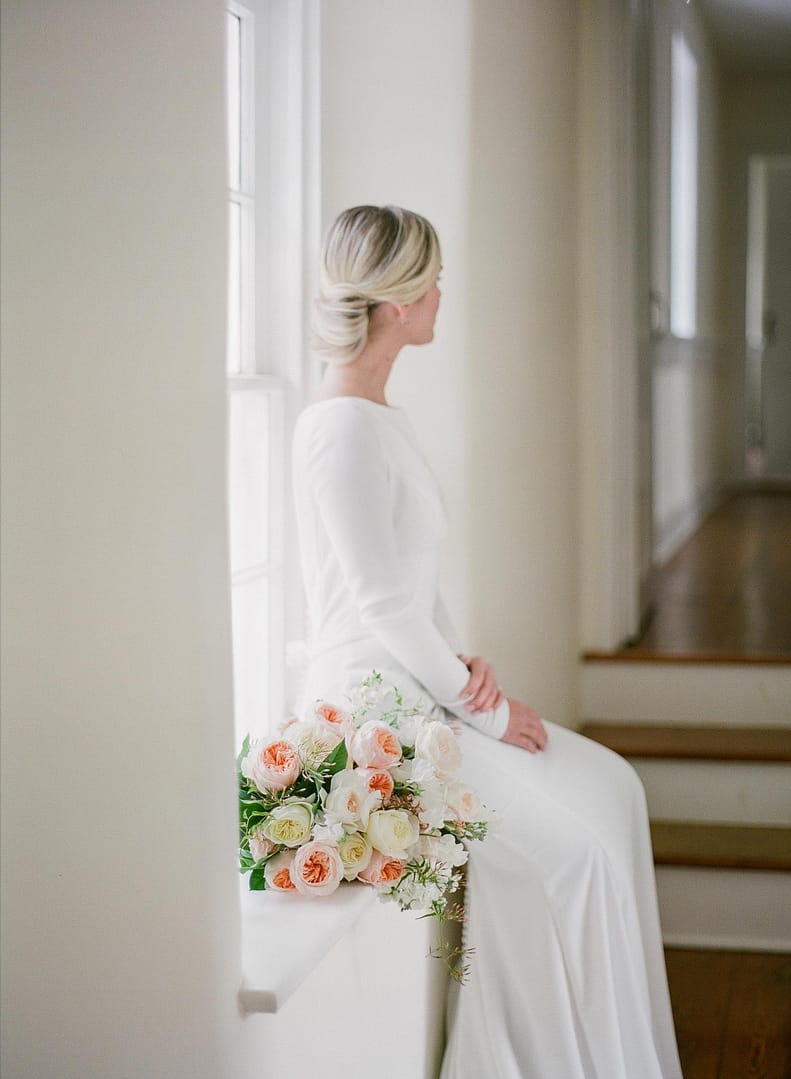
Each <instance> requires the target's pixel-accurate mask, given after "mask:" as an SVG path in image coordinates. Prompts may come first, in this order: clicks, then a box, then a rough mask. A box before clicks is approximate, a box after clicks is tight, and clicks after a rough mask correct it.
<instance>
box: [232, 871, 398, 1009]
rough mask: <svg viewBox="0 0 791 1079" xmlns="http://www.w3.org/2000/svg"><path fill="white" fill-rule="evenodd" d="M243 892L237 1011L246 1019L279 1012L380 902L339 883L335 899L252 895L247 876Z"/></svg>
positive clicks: (370, 892)
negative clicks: (364, 916)
mask: <svg viewBox="0 0 791 1079" xmlns="http://www.w3.org/2000/svg"><path fill="white" fill-rule="evenodd" d="M242 887H243V891H242V896H241V908H242V985H241V987H240V989H239V1008H240V1010H241V1012H242V1013H243V1014H245V1015H252V1014H255V1013H269V1014H271V1013H273V1012H278V1011H280V1010H281V1009H282V1007H283V1005H284V1004H285V1003H286V1001H287V1000H288V999H289V997H290V996H291V995H292V994H293V993H294V991H295V990H296V989H298V988H299V986H300V985H301V984H302V983H303V982H304V981H305V980H306V979H307V978H308V976H309V975H310V974H311V973H312V972H313V971H314V970H315V968H316V967H317V966H318V964H319V963H320V962H321V960H322V959H323V958H324V956H325V955H327V953H328V952H329V951H330V950H331V949H332V948H333V947H334V946H335V945H336V944H337V943H338V941H339V940H341V938H342V937H344V936H345V935H346V934H347V933H348V932H349V931H350V930H351V929H352V928H353V926H354V925H355V924H356V923H357V921H358V920H359V918H360V917H361V916H362V914H363V913H364V912H365V911H366V910H367V909H368V908H369V907H370V906H371V905H372V904H374V903H378V902H380V900H379V898H378V896H377V894H376V892H375V890H374V889H373V888H370V887H368V886H367V885H362V884H348V885H343V884H342V885H341V887H340V888H339V889H338V891H337V892H335V893H334V894H333V895H329V896H322V897H316V898H311V897H308V896H301V895H292V894H284V893H282V892H280V893H279V892H269V891H262V892H251V891H249V890H248V889H247V878H246V877H245V878H244V880H243V882H242Z"/></svg>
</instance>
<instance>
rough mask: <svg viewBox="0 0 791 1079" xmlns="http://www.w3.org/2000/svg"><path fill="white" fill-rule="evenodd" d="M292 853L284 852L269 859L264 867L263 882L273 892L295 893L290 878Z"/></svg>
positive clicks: (294, 886)
mask: <svg viewBox="0 0 791 1079" xmlns="http://www.w3.org/2000/svg"><path fill="white" fill-rule="evenodd" d="M293 864H294V851H293V850H284V851H281V852H280V854H276V855H275V856H274V858H270V859H269V861H268V862H267V863H266V865H265V866H264V880H265V881H266V886H267V888H271V889H272V891H273V892H295V891H296V890H297V886H296V884H295V883H294V881H293V880H292V878H291V867H292V865H293Z"/></svg>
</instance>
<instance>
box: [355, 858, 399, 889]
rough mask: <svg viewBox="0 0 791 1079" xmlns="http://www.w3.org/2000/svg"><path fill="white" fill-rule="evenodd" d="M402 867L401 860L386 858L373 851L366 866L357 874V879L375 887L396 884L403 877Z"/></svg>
mask: <svg viewBox="0 0 791 1079" xmlns="http://www.w3.org/2000/svg"><path fill="white" fill-rule="evenodd" d="M404 865H405V863H404V861H403V859H401V858H388V856H387V855H386V854H382V852H381V851H378V850H375V851H374V852H373V854H372V855H371V860H370V862H369V863H368V865H367V866H366V867H365V869H362V870H360V872H359V873H358V874H357V879H358V880H362V881H365V883H366V884H373V885H375V886H377V887H381V886H382V885H393V884H397V883H398V881H399V880H401V877H402V876H403V875H404Z"/></svg>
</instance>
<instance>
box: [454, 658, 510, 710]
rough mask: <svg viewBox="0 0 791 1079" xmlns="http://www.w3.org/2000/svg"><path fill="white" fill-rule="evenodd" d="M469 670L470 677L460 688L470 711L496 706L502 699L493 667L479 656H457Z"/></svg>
mask: <svg viewBox="0 0 791 1079" xmlns="http://www.w3.org/2000/svg"><path fill="white" fill-rule="evenodd" d="M459 658H460V659H461V661H462V662H463V663H464V664H465V665H466V666H467V668H468V670H469V671H470V679H469V681H468V682H467V685H466V686H465V687H464V689H463V690H462V697H463V698H464V700H465V702H466V704H467V707H468V708H469V709H470V711H471V712H486V711H489V710H490V709H491V708H496V707H497V703H498V702H499V701H500V700H502V694H501V692H500V687H499V686H498V685H497V679H496V678H495V674H494V668H493V667H492V665H491V663H487V661H486V660H485V659H482V658H481V657H480V656H472V657H470V656H459Z"/></svg>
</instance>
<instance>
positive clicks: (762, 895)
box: [656, 866, 791, 952]
mask: <svg viewBox="0 0 791 1079" xmlns="http://www.w3.org/2000/svg"><path fill="white" fill-rule="evenodd" d="M656 876H657V892H658V895H659V911H660V915H661V919H662V935H663V937H664V941H665V944H666V945H670V946H675V947H690V948H733V949H737V950H743V951H771V952H785V951H791V873H780V872H763V871H757V870H734V869H697V868H686V867H681V866H679V867H676V866H657V874H656Z"/></svg>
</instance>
